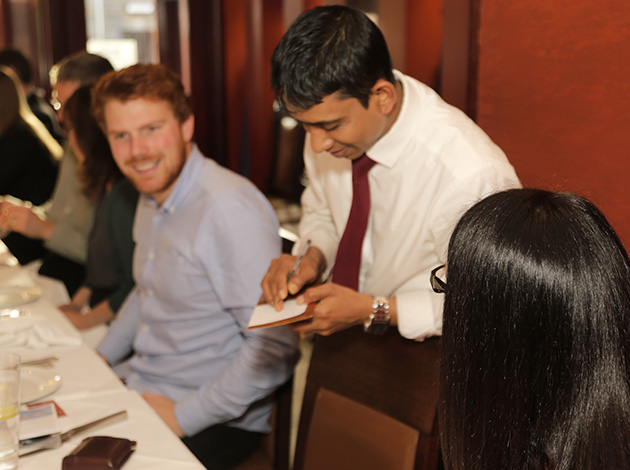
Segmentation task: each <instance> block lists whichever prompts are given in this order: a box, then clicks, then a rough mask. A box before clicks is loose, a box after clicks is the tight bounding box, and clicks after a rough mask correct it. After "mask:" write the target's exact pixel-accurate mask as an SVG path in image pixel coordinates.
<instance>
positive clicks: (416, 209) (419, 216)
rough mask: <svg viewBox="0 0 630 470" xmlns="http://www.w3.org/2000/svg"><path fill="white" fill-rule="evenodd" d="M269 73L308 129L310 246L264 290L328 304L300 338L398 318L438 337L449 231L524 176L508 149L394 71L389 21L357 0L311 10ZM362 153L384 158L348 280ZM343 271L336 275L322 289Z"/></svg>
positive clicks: (379, 328)
mask: <svg viewBox="0 0 630 470" xmlns="http://www.w3.org/2000/svg"><path fill="white" fill-rule="evenodd" d="M271 83H272V88H273V89H274V91H275V93H276V95H277V97H278V100H279V101H280V103H281V104H282V105H283V106H284V108H285V110H286V111H287V112H288V113H289V114H290V115H291V116H293V117H294V118H295V119H297V120H298V121H299V122H300V123H301V124H302V126H303V127H304V129H305V130H306V132H307V138H306V144H305V149H304V161H305V166H306V171H307V177H308V185H307V188H306V190H305V192H304V194H303V197H302V208H303V216H302V220H301V222H300V226H299V231H300V240H299V242H298V243H296V247H295V252H299V251H300V250H301V249H302V247H304V246H305V244H306V243H307V241H309V240H310V242H311V245H310V247H309V248H308V251H307V252H306V255H305V256H304V258H303V260H302V262H301V264H300V266H299V268H298V270H297V271H296V273H295V275H294V276H293V277H292V278H291V279H290V280H289V281H287V274H288V273H289V271H290V270H291V267H292V265H293V263H294V262H295V259H296V258H295V256H290V255H283V256H281V257H280V258H277V259H275V260H274V261H273V262H272V264H271V266H270V268H269V270H268V272H267V274H266V275H265V277H264V279H263V281H262V287H263V292H264V295H265V298H266V300H267V301H268V302H270V303H272V304H275V305H276V309H277V310H280V309H282V306H283V300H285V299H286V297H287V295H289V294H297V293H299V295H298V298H297V300H298V303H313V302H316V303H317V306H316V307H315V309H314V317H313V319H312V320H310V321H307V322H300V323H296V324H295V325H294V326H293V327H292V328H293V329H294V330H295V331H297V332H300V333H302V334H307V333H319V334H323V335H328V334H331V333H334V332H336V331H339V330H342V329H345V328H348V327H351V326H354V325H364V327H365V330H366V331H367V332H371V333H382V332H384V331H385V330H386V329H387V327H388V326H389V325H397V327H398V330H399V332H400V334H401V335H402V336H404V337H406V338H412V339H417V340H422V339H424V338H426V337H429V336H433V335H439V334H440V333H441V326H442V298H441V297H440V296H438V295H437V294H435V293H434V292H433V291H432V289H431V286H430V282H429V277H430V272H431V270H432V269H433V268H434V267H436V266H438V265H440V264H444V263H445V262H446V260H445V256H446V248H447V243H448V239H449V236H450V233H451V230H452V228H453V227H454V225H455V223H456V222H457V220H458V219H459V216H460V215H461V214H463V212H464V211H465V210H466V209H467V208H468V207H469V206H470V205H471V204H472V203H474V202H476V201H477V200H479V199H481V198H482V197H484V196H485V195H488V194H489V193H492V192H495V191H496V190H499V189H503V188H507V187H517V186H519V185H520V183H519V181H518V178H517V176H516V174H515V172H514V169H513V168H512V166H511V165H510V163H509V162H508V160H507V158H506V156H505V155H504V153H503V152H502V151H501V149H500V148H499V147H498V146H497V145H495V144H494V143H493V142H492V141H491V140H490V138H489V137H488V136H487V135H486V134H485V133H484V132H483V131H482V130H481V129H480V128H479V127H478V126H477V125H476V124H475V123H474V122H473V121H471V120H470V119H469V118H468V117H467V116H466V115H464V113H462V112H461V111H460V110H458V109H456V108H454V107H452V106H450V105H448V104H447V103H445V102H444V101H443V100H442V99H441V98H440V97H439V96H438V95H437V93H435V92H434V91H433V90H432V89H430V88H429V87H427V86H426V85H424V84H422V83H420V82H418V81H417V80H415V79H413V78H411V77H408V76H405V75H403V74H402V73H400V72H398V71H396V70H394V69H393V67H392V62H391V57H390V55H389V51H388V49H387V44H386V43H385V39H384V38H383V35H382V33H381V32H380V30H379V29H378V27H377V26H376V25H375V24H374V23H373V22H372V21H370V20H369V19H368V18H367V16H365V15H364V14H363V13H360V12H358V11H356V10H353V9H351V8H348V7H344V6H339V5H335V6H327V7H318V8H315V9H313V10H310V11H307V12H305V13H304V14H302V15H301V16H300V17H299V18H298V19H297V20H296V21H295V22H294V23H293V24H292V25H291V27H290V28H289V30H288V31H287V33H286V34H285V36H284V37H283V38H282V40H281V41H280V43H279V44H278V46H277V48H276V50H275V52H274V55H273V57H272V72H271ZM364 153H365V154H367V156H368V157H369V158H370V159H371V160H373V161H374V162H375V165H374V166H373V167H372V169H371V170H370V171H369V173H368V181H369V193H370V198H371V205H370V206H369V216H368V220H367V230H366V231H365V238H364V239H363V241H362V242H356V243H355V244H357V243H358V244H360V245H361V246H362V249H360V265H359V266H358V267H357V269H358V280H357V282H356V286H357V287H356V288H350V287H347V285H348V284H347V283H345V282H343V284H344V285H340V283H339V282H336V281H337V279H338V277H337V268H338V267H341V268H345V266H341V263H342V262H341V261H338V262H337V264H338V265H339V266H335V260H336V259H337V260H339V259H340V258H337V255H338V250H337V248H338V246H339V243H340V240H341V238H342V235H343V234H344V230H345V229H346V225H347V224H348V218H349V214H350V209H351V206H352V204H353V179H352V166H353V161H355V160H358V159H359V158H360V157H361V156H362V155H363V154H364ZM353 220H354V219H353ZM352 223H353V222H351V223H350V224H352ZM339 251H341V250H339ZM331 272H332V273H333V276H332V282H329V283H325V284H322V285H313V286H311V284H316V281H318V280H320V279H326V278H328V277H329V274H330V273H331ZM339 279H340V277H339ZM304 287H307V288H306V289H303V288H304Z"/></svg>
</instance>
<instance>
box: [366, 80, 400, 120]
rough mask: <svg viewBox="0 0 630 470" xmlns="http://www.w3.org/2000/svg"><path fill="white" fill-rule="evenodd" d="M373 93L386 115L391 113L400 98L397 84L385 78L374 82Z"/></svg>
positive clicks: (380, 108)
mask: <svg viewBox="0 0 630 470" xmlns="http://www.w3.org/2000/svg"><path fill="white" fill-rule="evenodd" d="M372 94H373V95H374V97H375V98H376V105H377V106H378V109H379V111H380V112H381V113H382V114H384V115H389V114H390V113H391V112H392V111H393V110H394V108H395V106H396V103H397V102H398V100H399V99H400V97H399V96H398V91H397V90H396V85H394V84H393V83H391V82H389V81H387V80H385V79H383V78H380V79H378V80H377V82H376V83H375V84H374V86H373V87H372Z"/></svg>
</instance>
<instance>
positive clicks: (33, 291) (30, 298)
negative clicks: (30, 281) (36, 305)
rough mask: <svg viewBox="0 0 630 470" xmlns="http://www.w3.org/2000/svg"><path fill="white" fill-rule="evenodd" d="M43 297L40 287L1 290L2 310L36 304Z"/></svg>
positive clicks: (0, 301) (16, 287)
mask: <svg viewBox="0 0 630 470" xmlns="http://www.w3.org/2000/svg"><path fill="white" fill-rule="evenodd" d="M41 296H42V290H41V289H40V288H39V287H24V286H11V287H4V288H2V289H0V308H12V307H17V306H19V305H24V304H27V303H29V302H34V301H35V300H37V299H39V298H40V297H41Z"/></svg>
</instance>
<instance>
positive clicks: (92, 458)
mask: <svg viewBox="0 0 630 470" xmlns="http://www.w3.org/2000/svg"><path fill="white" fill-rule="evenodd" d="M134 450H136V442H135V441H130V440H129V439H122V438H119V437H108V436H91V437H86V438H85V439H83V441H82V442H81V444H79V445H78V446H77V447H76V448H75V449H74V450H73V451H72V452H70V453H69V454H68V455H66V456H65V457H64V458H63V462H62V464H61V468H62V470H111V469H120V468H121V467H122V466H123V465H124V463H125V462H126V461H127V460H128V459H129V457H130V456H131V454H132V453H133V451H134Z"/></svg>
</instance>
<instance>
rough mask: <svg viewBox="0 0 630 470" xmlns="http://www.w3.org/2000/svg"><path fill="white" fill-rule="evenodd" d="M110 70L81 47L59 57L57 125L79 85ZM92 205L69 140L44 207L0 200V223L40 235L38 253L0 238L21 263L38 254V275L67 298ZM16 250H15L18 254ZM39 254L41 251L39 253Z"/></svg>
mask: <svg viewBox="0 0 630 470" xmlns="http://www.w3.org/2000/svg"><path fill="white" fill-rule="evenodd" d="M111 70H113V67H112V66H111V64H110V63H109V61H108V60H107V59H105V58H103V57H100V56H98V55H95V54H89V53H87V52H78V53H76V54H73V55H71V56H68V57H66V58H65V59H62V60H61V61H60V62H59V63H58V64H57V65H55V66H54V67H53V68H52V70H51V72H50V77H51V84H52V86H53V98H54V100H55V102H56V104H57V106H56V108H57V116H58V118H59V122H60V123H61V124H62V125H63V105H64V103H65V102H66V101H67V100H68V98H70V96H72V93H74V92H75V90H76V89H77V88H79V86H81V85H88V84H90V83H93V82H94V81H96V80H97V79H98V78H99V77H100V76H102V75H103V74H104V73H106V72H109V71H111ZM93 218H94V207H93V205H92V203H91V202H90V201H89V200H88V199H87V197H86V196H85V195H84V194H83V191H82V190H81V182H80V181H79V179H78V176H77V158H76V156H75V155H74V154H73V152H72V149H71V148H70V146H69V145H66V146H65V148H64V155H63V157H62V160H61V165H60V169H59V176H58V178H57V184H56V186H55V190H54V192H53V196H52V199H51V200H50V203H49V206H48V207H47V208H46V209H45V210H44V211H39V212H38V211H37V210H33V209H29V208H28V207H24V206H21V205H15V204H11V203H9V202H6V201H5V202H2V203H0V227H2V226H6V224H8V221H11V224H12V225H11V230H13V232H14V233H15V232H17V233H19V234H22V235H24V236H26V237H29V238H32V239H35V240H42V242H43V248H45V251H43V253H35V255H34V254H33V253H31V252H27V253H19V251H20V250H19V248H20V247H19V246H16V244H14V243H13V240H12V238H11V235H13V234H11V235H9V236H8V237H6V238H5V239H4V241H5V243H6V245H7V247H8V248H9V250H10V251H11V252H12V253H13V254H14V255H16V257H17V258H18V259H19V260H20V262H21V263H22V264H24V263H25V262H27V261H26V260H28V259H30V260H32V259H36V258H37V257H42V265H41V267H40V268H39V274H42V275H44V276H49V277H52V278H55V279H59V280H61V281H63V282H64V284H65V286H66V288H67V290H68V294H69V295H70V296H71V297H72V296H73V295H74V293H75V292H76V290H77V289H78V288H79V286H80V285H81V283H82V282H83V280H84V278H85V262H86V259H87V245H88V238H89V234H90V232H91V230H92V222H93ZM18 253H19V254H18ZM40 255H41V256H40Z"/></svg>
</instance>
